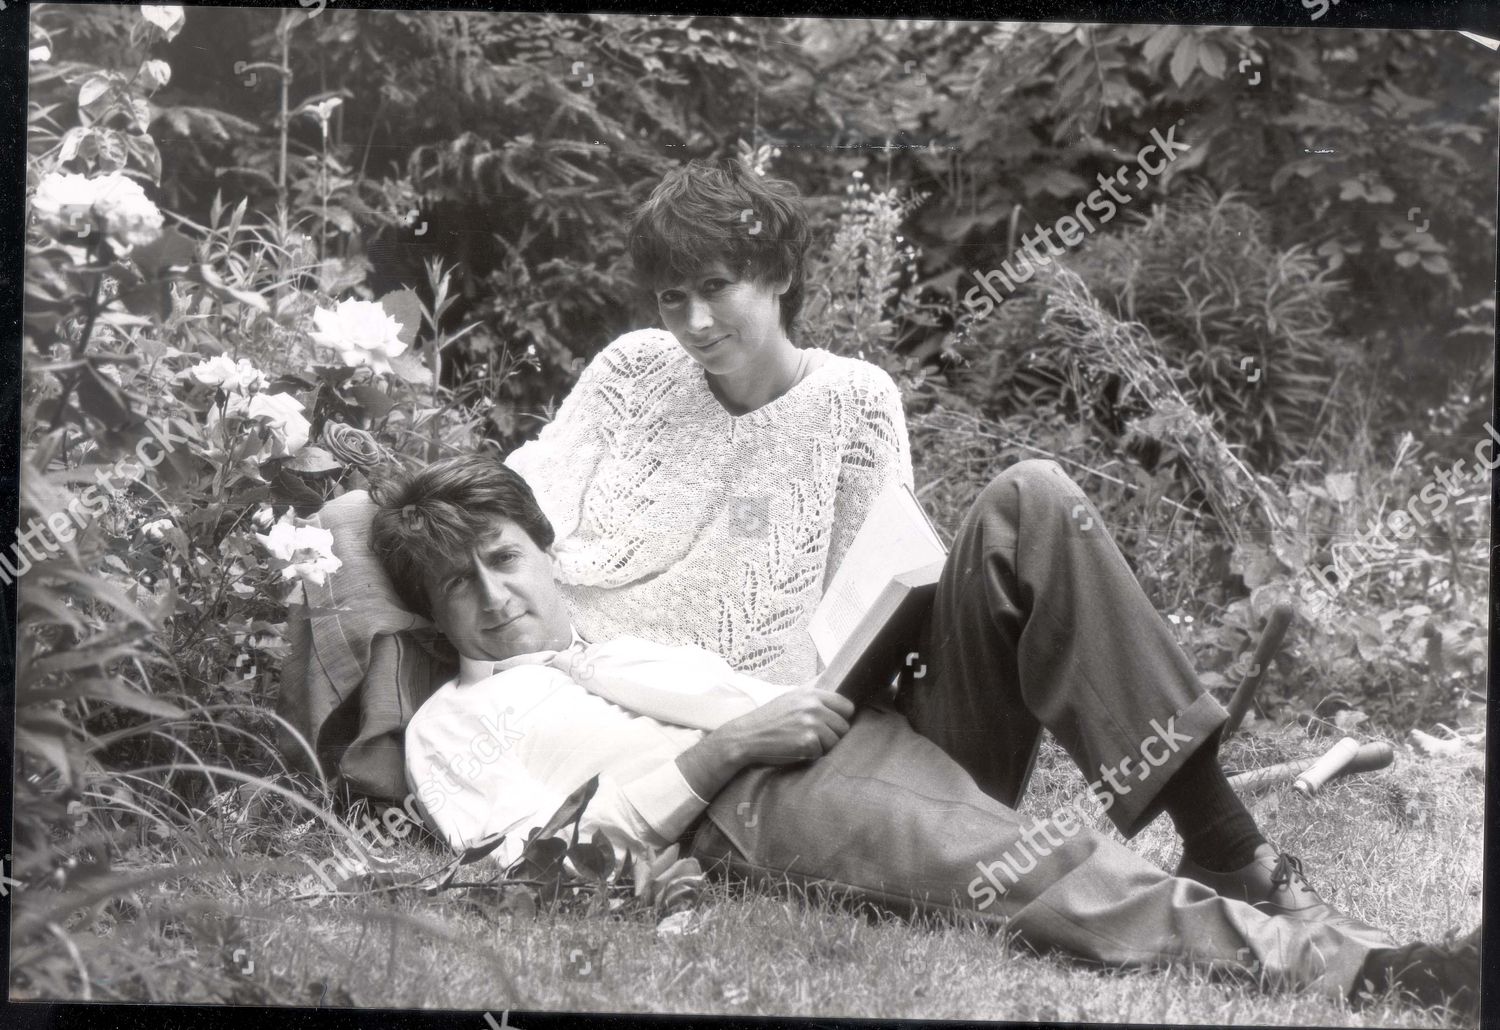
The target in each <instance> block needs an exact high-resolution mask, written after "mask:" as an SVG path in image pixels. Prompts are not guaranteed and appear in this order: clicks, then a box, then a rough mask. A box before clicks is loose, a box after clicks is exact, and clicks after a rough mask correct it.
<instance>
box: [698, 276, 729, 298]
mask: <svg viewBox="0 0 1500 1030" xmlns="http://www.w3.org/2000/svg"><path fill="white" fill-rule="evenodd" d="M728 285H729V282H728V280H726V279H705V280H704V281H703V292H704V293H705V294H708V295H712V294H715V293H718V292H719V291H720V290H722V289H723V288H724V287H726V286H728Z"/></svg>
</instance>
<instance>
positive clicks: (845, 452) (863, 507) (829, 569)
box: [823, 365, 912, 590]
mask: <svg viewBox="0 0 1500 1030" xmlns="http://www.w3.org/2000/svg"><path fill="white" fill-rule="evenodd" d="M861 371H862V373H863V374H862V375H860V376H858V377H857V378H855V379H854V380H853V382H852V383H851V386H850V392H849V398H848V404H847V406H846V415H845V418H844V427H843V428H844V433H845V434H846V435H845V438H844V439H842V440H841V441H840V464H839V480H838V490H837V493H836V494H835V496H834V502H833V531H832V534H831V535H830V538H829V544H828V564H827V566H826V568H825V570H824V574H823V588H824V589H825V590H826V589H827V588H828V583H829V582H830V581H831V580H832V579H833V576H834V573H836V572H837V571H838V568H839V565H840V564H842V563H843V560H844V554H845V553H846V552H847V551H848V550H849V545H850V544H851V543H852V542H853V541H854V535H855V534H856V533H858V532H859V527H860V526H862V525H864V521H865V516H866V515H868V514H869V511H870V506H871V505H872V504H873V503H874V502H875V498H876V497H878V496H880V493H881V491H882V490H884V489H885V488H886V485H887V484H889V483H892V482H897V483H904V484H905V485H906V486H908V487H910V486H911V485H912V471H911V448H910V445H909V443H908V442H907V435H906V414H905V412H903V411H902V408H901V391H900V390H898V389H897V388H896V384H895V383H894V382H893V381H892V380H891V377H890V376H889V375H887V374H886V373H885V372H884V371H882V370H881V369H879V368H876V367H875V366H874V365H864V367H863V368H862V370H861Z"/></svg>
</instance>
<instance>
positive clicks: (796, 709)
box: [677, 689, 854, 799]
mask: <svg viewBox="0 0 1500 1030" xmlns="http://www.w3.org/2000/svg"><path fill="white" fill-rule="evenodd" d="M853 717H854V702H852V701H850V700H849V699H848V698H846V697H841V696H840V695H838V694H835V693H832V692H831V691H827V690H816V689H801V690H793V691H789V692H788V693H785V694H782V695H780V696H779V697H775V698H773V699H771V700H770V701H768V702H766V703H765V704H763V705H761V706H760V707H759V708H757V709H755V710H754V711H753V712H750V713H749V714H748V715H742V716H740V717H739V718H738V719H732V720H730V721H729V722H726V723H725V724H724V725H722V726H720V727H719V728H718V729H716V730H713V731H711V732H710V733H708V734H707V735H706V736H705V737H704V738H703V739H702V740H700V741H699V742H698V743H696V744H694V745H693V746H692V747H690V748H688V749H687V750H686V751H684V752H683V753H682V754H680V755H678V756H677V768H678V769H679V770H680V771H681V772H682V777H683V779H685V780H686V781H687V783H688V786H689V787H691V788H692V789H693V792H694V793H695V794H697V795H698V796H699V797H700V798H704V799H711V798H712V797H713V796H714V795H715V794H717V793H718V792H719V791H720V790H722V789H723V788H724V785H725V784H726V783H728V782H729V781H730V780H731V779H732V778H733V777H734V775H735V773H737V772H739V771H740V770H741V769H743V768H745V767H746V766H750V765H789V764H791V763H793V762H805V761H808V760H810V759H814V758H821V757H822V756H823V755H824V754H826V753H827V752H828V750H829V749H830V748H832V747H833V745H835V744H837V743H838V742H839V738H841V737H843V735H844V734H846V733H848V732H849V720H850V719H852V718H853Z"/></svg>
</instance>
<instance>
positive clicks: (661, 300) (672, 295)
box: [656, 290, 682, 307]
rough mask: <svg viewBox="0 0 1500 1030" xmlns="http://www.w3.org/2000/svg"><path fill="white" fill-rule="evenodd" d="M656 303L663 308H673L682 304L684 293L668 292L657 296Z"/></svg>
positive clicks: (677, 291)
mask: <svg viewBox="0 0 1500 1030" xmlns="http://www.w3.org/2000/svg"><path fill="white" fill-rule="evenodd" d="M656 302H657V303H658V304H660V305H662V306H663V307H671V306H673V305H675V304H681V303H682V293H681V291H679V290H668V291H666V292H665V293H661V294H658V295H657V298H656Z"/></svg>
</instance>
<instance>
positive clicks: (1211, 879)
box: [1177, 844, 1396, 948]
mask: <svg viewBox="0 0 1500 1030" xmlns="http://www.w3.org/2000/svg"><path fill="white" fill-rule="evenodd" d="M1177 875H1178V876H1182V877H1186V878H1187V879H1189V880H1196V881H1197V882H1199V883H1201V884H1203V885H1204V886H1205V887H1211V888H1213V889H1214V890H1215V891H1216V892H1218V893H1219V894H1220V895H1222V896H1223V897H1226V898H1233V899H1234V900H1235V901H1247V902H1249V903H1250V904H1252V905H1254V906H1255V907H1256V908H1258V909H1260V910H1261V911H1262V912H1264V913H1266V914H1267V915H1272V916H1286V917H1287V918H1289V919H1306V920H1311V921H1316V922H1322V923H1329V924H1332V925H1333V926H1335V927H1337V928H1338V929H1340V930H1342V931H1343V932H1344V933H1345V934H1347V935H1348V936H1350V937H1352V938H1354V939H1355V940H1357V941H1359V942H1361V943H1362V944H1368V945H1371V946H1372V947H1377V948H1391V947H1395V944H1396V942H1395V940H1394V939H1393V938H1392V937H1391V935H1390V934H1388V933H1386V932H1385V931H1384V930H1381V929H1378V928H1376V927H1373V926H1371V925H1370V924H1369V923H1365V922H1361V921H1360V920H1358V919H1355V918H1354V917H1353V916H1346V915H1344V914H1343V913H1342V912H1340V911H1339V910H1338V909H1336V908H1334V907H1333V906H1332V905H1330V904H1328V902H1326V901H1324V900H1323V899H1322V898H1320V897H1318V892H1317V891H1315V890H1313V889H1312V885H1311V884H1309V883H1308V882H1307V877H1306V876H1305V875H1303V872H1302V863H1301V862H1300V861H1298V860H1297V859H1296V858H1294V857H1293V856H1291V855H1288V854H1286V853H1284V852H1282V853H1278V852H1277V851H1276V849H1275V848H1273V847H1271V845H1269V844H1262V845H1261V846H1260V847H1258V848H1256V849H1255V858H1254V859H1252V860H1251V861H1250V863H1249V864H1248V865H1244V866H1241V867H1240V868H1238V869H1235V870H1233V871H1231V872H1227V873H1215V872H1212V871H1210V870H1208V869H1205V868H1203V867H1202V866H1201V865H1198V864H1197V863H1195V862H1190V861H1189V860H1188V859H1187V858H1186V857H1184V858H1183V860H1182V862H1181V863H1180V864H1179V865H1178V866H1177Z"/></svg>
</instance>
